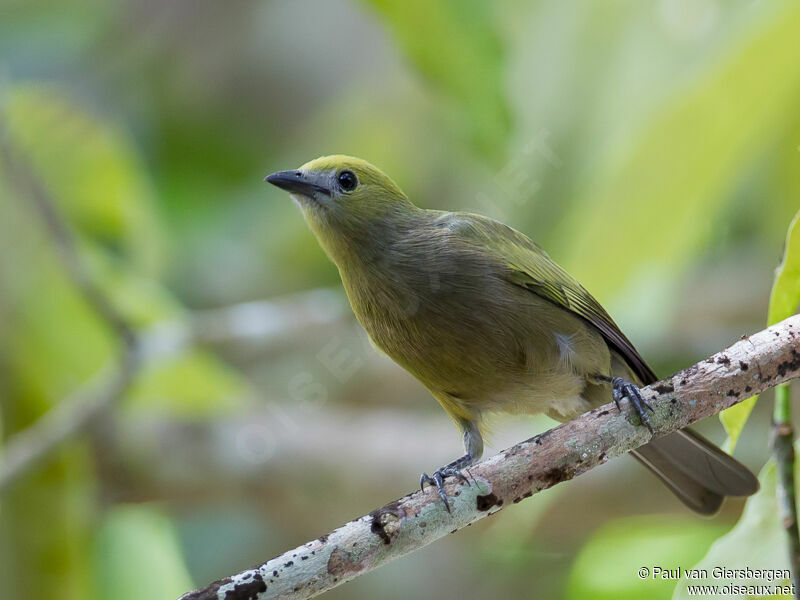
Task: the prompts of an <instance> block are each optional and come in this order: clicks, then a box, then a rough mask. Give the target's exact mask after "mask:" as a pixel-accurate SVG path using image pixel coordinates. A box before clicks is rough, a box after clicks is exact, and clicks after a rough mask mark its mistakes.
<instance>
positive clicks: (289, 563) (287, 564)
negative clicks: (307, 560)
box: [283, 560, 294, 567]
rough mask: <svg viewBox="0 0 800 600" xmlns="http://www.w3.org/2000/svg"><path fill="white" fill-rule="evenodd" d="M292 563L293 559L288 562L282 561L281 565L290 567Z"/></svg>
mask: <svg viewBox="0 0 800 600" xmlns="http://www.w3.org/2000/svg"><path fill="white" fill-rule="evenodd" d="M293 564H294V561H293V560H290V561H289V562H287V563H284V564H283V566H284V567H291V566H292V565H293Z"/></svg>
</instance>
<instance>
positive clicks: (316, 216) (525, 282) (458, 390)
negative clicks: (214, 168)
mask: <svg viewBox="0 0 800 600" xmlns="http://www.w3.org/2000/svg"><path fill="white" fill-rule="evenodd" d="M266 181H268V182H269V183H272V184H274V185H276V186H278V187H280V188H283V189H284V190H286V191H288V192H290V194H291V195H292V198H293V199H294V200H295V202H296V203H297V205H298V206H299V207H300V209H301V210H302V212H303V216H304V217H305V219H306V221H307V222H308V225H309V226H310V227H311V229H312V230H313V232H314V233H315V234H316V236H317V239H318V240H319V243H320V245H321V246H322V248H323V249H324V250H325V252H326V253H327V255H328V256H329V257H330V259H331V260H332V261H333V262H334V263H335V264H336V266H337V267H338V268H339V273H340V275H341V277H342V283H344V287H345V290H346V291H347V296H348V298H349V299H350V304H351V306H352V308H353V312H355V315H356V318H357V319H358V321H359V322H360V323H361V325H362V326H363V327H364V329H366V331H367V333H368V334H369V337H370V338H371V340H372V342H373V343H374V345H375V346H377V347H378V348H379V349H381V350H382V351H383V352H385V353H386V354H388V355H389V356H390V357H391V358H392V359H394V360H395V361H396V362H397V363H399V364H400V365H401V366H402V367H404V368H405V369H406V370H407V371H409V372H410V373H411V374H412V375H414V377H416V378H417V379H419V380H420V381H421V382H422V383H423V384H424V385H425V387H427V388H428V390H430V392H431V393H432V394H433V396H434V397H435V398H436V399H437V400H438V401H439V403H440V404H441V405H442V407H443V408H444V409H445V411H447V413H448V414H449V415H450V416H451V417H452V418H453V420H454V421H455V422H456V424H457V425H458V427H459V428H460V430H461V431H462V432H463V440H464V448H465V450H466V454H465V455H464V456H462V457H461V458H459V459H457V460H454V461H453V462H451V463H450V464H448V465H445V466H444V467H441V468H439V469H437V470H436V471H435V472H434V474H433V476H432V477H429V476H428V475H427V474H424V473H423V475H422V478H421V482H420V483H421V485H424V484H425V483H431V484H434V485H435V486H436V487H437V489H438V492H439V495H440V496H441V498H442V500H443V501H444V503H445V505H446V506H447V507H448V510H449V505H448V502H447V496H446V494H445V492H444V489H443V484H442V482H443V480H444V478H446V477H447V476H456V477H461V478H463V475H462V473H461V470H462V469H464V468H465V467H468V466H469V465H471V464H473V463H474V462H475V461H477V460H478V459H479V458H480V456H481V454H482V452H483V438H482V436H481V424H482V422H483V421H484V417H485V416H486V415H488V414H489V413H494V412H498V411H499V412H508V413H524V414H536V413H542V412H543V413H546V414H547V415H548V416H550V417H552V418H554V419H557V420H558V421H567V420H569V419H573V418H575V417H577V416H578V415H580V414H581V413H583V412H586V411H587V410H589V409H591V408H594V407H597V406H600V405H602V404H605V403H607V402H609V401H610V400H612V399H613V400H614V401H616V402H617V406H619V401H620V400H621V399H622V398H623V397H627V398H628V400H629V401H630V402H631V404H632V405H633V406H634V408H635V409H636V411H637V412H638V414H639V415H640V417H641V419H642V421H643V422H644V423H645V425H647V426H648V427H649V426H650V423H649V420H648V416H647V410H646V409H648V408H649V406H648V405H647V403H646V402H645V400H644V399H643V397H642V395H641V394H640V392H639V388H638V387H637V386H639V385H646V384H649V383H652V382H654V381H656V379H657V377H656V376H655V374H654V373H653V371H652V370H651V369H650V367H649V366H647V363H645V361H644V359H642V357H641V356H640V355H639V353H638V352H637V351H636V349H635V348H634V347H633V345H632V344H631V342H630V341H629V340H628V338H626V337H625V335H624V334H623V333H622V332H621V331H620V330H619V327H617V325H616V324H615V323H614V321H613V320H612V319H611V317H610V316H609V315H608V313H607V312H606V311H605V310H604V309H603V307H602V306H600V304H599V303H598V302H597V301H596V300H595V299H594V298H593V297H592V296H591V295H590V294H589V292H587V291H586V290H585V289H584V288H583V287H582V286H581V285H580V284H579V283H578V282H577V281H575V279H573V278H572V277H571V276H570V275H569V274H568V273H567V272H566V271H564V270H563V269H562V268H561V267H559V266H558V265H557V264H556V263H555V262H553V260H552V259H551V258H550V257H549V256H548V255H547V253H546V252H545V251H544V250H542V249H541V248H540V247H539V246H537V245H536V244H535V243H534V242H532V241H531V240H530V239H529V238H527V237H526V236H525V235H523V234H521V233H519V232H518V231H515V230H514V229H512V228H510V227H508V226H506V225H504V224H502V223H499V222H497V221H494V220H492V219H489V218H486V217H483V216H480V215H476V214H470V213H465V212H442V211H436V210H424V209H421V208H418V207H417V206H415V205H414V204H412V203H411V201H410V200H409V199H408V198H407V197H406V195H405V194H404V193H403V192H402V191H401V190H400V188H399V187H398V186H397V185H396V184H395V183H394V182H393V181H392V180H391V179H390V178H389V177H387V176H386V175H385V174H384V173H383V172H381V171H380V170H379V169H377V168H376V167H374V166H372V165H370V164H369V163H367V162H365V161H363V160H360V159H358V158H353V157H349V156H342V155H337V156H325V157H322V158H318V159H316V160H313V161H311V162H308V163H306V164H305V165H303V166H302V167H300V168H299V169H296V170H293V171H281V172H278V173H273V174H272V175H269V176H268V177H267V178H266ZM632 454H633V455H634V456H635V457H636V458H637V459H638V460H639V461H641V462H642V463H643V464H644V465H645V466H646V467H648V468H649V469H650V470H652V471H653V472H654V473H655V474H656V476H657V477H658V478H659V479H661V481H662V482H664V483H665V484H666V485H667V487H669V489H670V490H671V491H672V492H674V493H675V495H677V496H678V498H680V500H681V501H682V502H683V503H684V504H686V505H687V506H688V507H689V508H691V509H692V510H694V511H697V512H699V513H703V514H712V513H714V512H716V510H717V509H718V508H719V507H720V505H721V503H722V500H723V498H724V496H746V495H749V494H752V493H754V492H755V491H756V490H757V489H758V481H757V480H756V478H755V477H754V476H753V474H752V473H750V471H749V470H748V469H747V468H746V467H744V466H743V465H741V464H740V463H739V462H737V461H736V460H734V459H733V458H731V457H730V456H729V455H727V454H725V453H724V452H722V451H721V450H720V449H719V448H717V447H716V446H714V445H713V444H711V443H710V442H708V441H707V440H705V439H703V438H702V437H700V436H699V435H697V434H696V433H692V432H690V431H688V430H683V431H678V432H675V433H673V434H670V435H667V436H665V437H662V438H659V439H654V440H653V441H651V442H650V443H648V444H647V445H645V446H642V447H641V448H639V449H638V450H636V451H634V452H632Z"/></svg>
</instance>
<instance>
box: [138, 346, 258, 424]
mask: <svg viewBox="0 0 800 600" xmlns="http://www.w3.org/2000/svg"><path fill="white" fill-rule="evenodd" d="M247 395H248V388H247V387H246V386H245V384H244V383H243V382H242V380H241V378H240V377H239V376H238V374H236V373H235V372H234V371H233V370H231V369H228V368H226V367H225V366H224V365H223V364H222V363H221V362H220V361H219V360H217V359H216V358H214V357H213V356H211V355H209V354H207V353H205V352H202V351H198V350H188V351H186V352H183V353H181V354H180V355H179V356H177V357H174V358H171V359H168V360H160V361H158V362H157V363H156V364H153V365H152V366H151V367H150V368H148V369H147V370H146V371H145V372H144V373H143V374H142V376H141V377H140V378H139V380H138V381H137V383H136V384H135V385H134V387H133V389H132V390H131V393H130V395H129V397H128V399H127V401H126V403H125V404H126V408H127V410H126V412H128V413H132V412H137V413H141V412H142V411H147V412H149V413H151V414H152V413H157V414H160V415H169V416H178V417H185V418H188V419H197V418H207V417H211V416H215V415H219V414H222V413H226V414H230V413H231V412H234V411H236V410H237V409H240V408H241V407H242V404H243V401H244V399H245V397H246V396H247Z"/></svg>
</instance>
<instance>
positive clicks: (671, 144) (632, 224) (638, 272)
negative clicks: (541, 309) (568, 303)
mask: <svg viewBox="0 0 800 600" xmlns="http://www.w3.org/2000/svg"><path fill="white" fill-rule="evenodd" d="M755 17H757V18H755ZM743 29H744V31H743V33H740V34H739V35H737V36H735V37H733V39H731V40H730V41H729V42H728V43H727V44H725V46H724V47H722V49H721V51H720V52H718V53H717V54H716V55H715V56H714V57H713V59H712V60H709V61H708V63H707V64H706V65H704V66H702V68H700V69H699V70H698V72H697V73H696V75H697V76H696V77H693V78H692V79H691V80H689V81H688V82H687V84H686V85H684V86H683V87H682V88H681V90H680V91H679V92H678V93H676V94H675V95H674V97H673V98H672V99H671V100H670V101H669V102H668V103H667V104H666V105H665V106H664V107H663V108H662V109H661V110H659V111H656V112H655V113H654V114H653V115H652V117H650V119H649V121H647V122H645V123H644V124H643V126H642V127H641V128H638V129H637V131H640V132H641V133H640V134H639V135H637V136H636V137H633V138H631V139H629V140H627V143H626V144H620V145H619V146H617V147H616V148H615V149H613V150H612V151H610V152H608V153H606V155H605V156H602V157H599V158H598V160H597V162H596V164H597V168H596V171H595V173H596V175H595V176H594V177H590V178H589V180H588V181H587V184H586V186H585V191H584V193H583V194H581V196H580V197H579V203H578V205H577V207H576V210H574V211H573V212H572V213H571V214H570V216H569V218H567V219H565V220H564V222H563V227H561V228H560V229H559V232H558V234H557V235H555V236H554V239H556V240H562V244H563V247H562V248H561V249H560V250H561V253H560V254H559V253H558V252H555V253H554V254H555V255H557V256H559V255H562V256H563V257H564V258H562V259H561V260H562V262H563V263H564V266H565V267H566V268H567V270H569V271H570V272H572V273H574V274H575V275H576V276H577V277H578V279H579V280H580V281H581V282H582V283H583V284H584V285H585V286H586V288H587V289H588V290H590V291H591V292H592V293H593V294H595V295H596V296H597V297H598V298H599V299H601V301H602V300H603V299H604V298H609V297H619V298H621V299H623V298H625V297H626V296H627V297H629V298H634V299H635V300H636V301H637V302H638V301H639V298H640V297H641V293H642V292H643V291H645V292H646V291H647V290H646V288H647V287H648V286H649V285H651V282H652V281H653V280H654V279H657V280H663V279H664V278H665V277H668V276H669V275H670V274H674V273H676V272H678V271H679V270H680V269H681V268H682V267H683V266H684V265H685V264H686V263H687V261H688V260H689V259H690V258H691V257H692V256H693V255H694V253H695V252H696V250H697V247H698V245H699V244H702V243H703V241H704V240H706V239H708V238H709V236H710V235H711V233H712V232H713V228H714V226H715V223H716V222H717V218H718V215H719V213H720V211H721V210H722V208H723V206H724V202H725V200H726V199H727V198H728V197H729V193H730V191H731V189H732V188H733V187H734V186H735V184H736V183H737V182H738V181H740V175H741V173H742V170H743V168H744V167H746V166H747V165H749V164H752V162H753V161H754V157H757V156H759V153H760V152H761V151H763V150H764V149H766V148H768V147H770V145H771V144H773V143H774V142H775V140H776V139H777V138H779V136H780V135H781V133H782V132H783V130H784V128H785V124H786V122H787V121H790V122H791V121H792V120H793V118H794V115H795V114H796V111H797V104H798V101H799V100H800V70H798V69H797V68H796V65H797V64H798V62H800V44H798V43H797V31H798V29H800V4H797V3H793V2H784V3H780V4H779V5H775V4H769V5H766V4H765V5H763V10H762V11H761V13H760V14H757V15H754V18H753V19H750V20H749V21H748V26H747V27H745V28H743ZM764 90H769V94H765V93H764ZM632 257H636V258H635V260H633V259H632ZM626 284H627V285H626ZM642 288H645V290H642ZM651 320H652V319H651ZM649 326H651V325H649Z"/></svg>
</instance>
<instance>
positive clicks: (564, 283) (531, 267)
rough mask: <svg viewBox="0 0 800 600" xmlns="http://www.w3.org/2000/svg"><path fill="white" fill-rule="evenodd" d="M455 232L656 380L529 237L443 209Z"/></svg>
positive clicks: (611, 325)
mask: <svg viewBox="0 0 800 600" xmlns="http://www.w3.org/2000/svg"><path fill="white" fill-rule="evenodd" d="M447 214H448V215H450V216H451V218H452V219H453V221H454V222H455V223H457V227H456V228H455V229H454V228H452V227H451V230H457V231H458V233H459V234H460V235H462V236H464V237H465V238H466V239H470V240H471V241H472V242H474V243H479V244H480V245H481V248H483V249H486V248H488V249H490V251H492V252H493V253H496V255H497V258H498V259H499V260H500V261H502V263H503V264H505V266H506V267H507V268H508V271H507V273H506V277H507V279H508V280H509V281H510V282H512V283H513V284H515V285H518V286H520V287H522V288H525V289H527V290H529V291H531V292H533V293H534V294H537V295H538V296H540V297H542V298H544V299H546V300H548V301H550V302H552V303H553V304H555V305H557V306H559V307H561V308H563V309H565V310H568V311H570V312H572V313H573V314H575V315H577V316H579V317H581V318H582V319H584V320H585V321H586V322H588V323H589V324H590V325H592V326H593V327H595V328H596V329H597V330H598V331H599V332H600V333H601V334H602V335H603V337H604V338H605V340H606V342H607V343H608V345H609V346H611V347H612V348H613V349H615V350H616V351H617V352H618V353H619V355H620V356H622V357H623V358H624V359H625V361H626V362H627V363H628V365H629V366H630V368H631V369H632V370H633V372H634V373H636V375H637V376H638V377H639V379H640V380H641V382H642V383H644V384H649V383H652V382H654V381H656V380H657V379H658V378H657V377H656V375H655V373H654V372H653V370H652V369H651V368H650V367H649V366H648V364H647V363H646V362H645V361H644V359H643V358H642V357H641V355H640V354H639V353H638V352H637V351H636V348H634V346H633V344H632V343H631V341H630V340H629V339H628V338H627V337H626V336H625V334H624V333H622V331H620V329H619V327H618V326H617V324H616V323H614V320H613V319H612V318H611V316H610V315H609V314H608V313H607V312H606V311H605V309H604V308H603V307H602V306H601V305H600V303H599V302H598V301H597V300H595V299H594V297H592V295H591V294H590V293H589V292H587V291H586V290H585V289H584V288H583V286H582V285H581V284H580V283H578V282H577V281H576V280H575V278H573V277H572V276H571V275H570V274H569V273H567V272H566V271H565V270H564V269H562V268H561V267H560V266H559V265H558V264H556V263H555V262H554V261H553V260H552V259H551V258H550V256H549V255H548V254H547V252H545V251H544V250H542V248H540V247H539V246H538V245H537V244H536V243H535V242H533V241H532V240H531V239H530V238H529V237H527V236H525V235H523V234H522V233H520V232H519V231H516V230H515V229H512V228H511V227H508V226H507V225H504V224H503V223H500V222H499V221H495V220H493V219H489V218H487V217H483V216H480V215H473V214H469V213H447Z"/></svg>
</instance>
